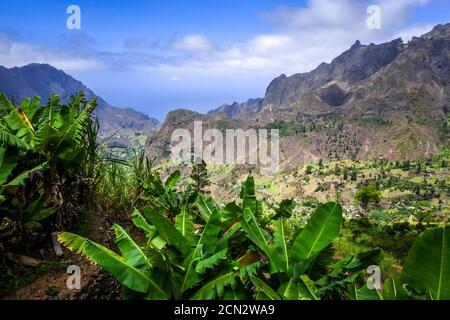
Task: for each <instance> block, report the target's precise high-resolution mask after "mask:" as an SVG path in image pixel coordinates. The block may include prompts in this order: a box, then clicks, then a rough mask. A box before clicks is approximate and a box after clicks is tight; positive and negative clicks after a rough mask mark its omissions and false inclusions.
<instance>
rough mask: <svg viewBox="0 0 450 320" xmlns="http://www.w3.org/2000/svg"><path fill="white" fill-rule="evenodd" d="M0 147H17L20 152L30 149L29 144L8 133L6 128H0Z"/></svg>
mask: <svg viewBox="0 0 450 320" xmlns="http://www.w3.org/2000/svg"><path fill="white" fill-rule="evenodd" d="M0 145H6V146H8V147H16V148H17V149H19V150H23V151H27V150H29V149H30V146H29V145H28V143H26V142H24V141H23V140H22V139H19V138H18V137H16V136H15V135H14V134H12V133H10V132H8V131H7V130H6V128H4V127H2V126H0Z"/></svg>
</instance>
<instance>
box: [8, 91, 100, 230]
mask: <svg viewBox="0 0 450 320" xmlns="http://www.w3.org/2000/svg"><path fill="white" fill-rule="evenodd" d="M96 104H97V103H96V99H95V98H94V99H93V100H92V101H91V102H87V101H86V98H85V95H84V94H83V93H80V94H78V95H76V96H74V97H71V98H70V99H69V103H68V104H67V105H65V104H61V102H60V99H59V97H58V96H57V95H52V96H51V98H50V100H49V101H48V103H47V104H46V105H44V106H40V98H39V97H35V98H34V99H32V100H31V99H29V98H26V99H24V100H23V102H22V104H21V105H20V106H18V107H16V106H14V105H13V104H12V103H11V102H10V101H9V100H8V98H7V97H6V96H5V95H4V94H0V114H1V115H2V117H1V118H0V155H1V158H2V159H1V161H0V164H1V167H0V172H1V174H0V177H1V179H0V182H1V191H0V194H2V197H1V198H2V199H3V201H4V204H3V205H4V206H5V207H13V205H12V201H13V200H14V199H19V201H20V202H21V207H23V208H25V207H27V206H29V205H31V204H32V203H33V202H34V201H35V200H36V199H37V198H40V197H41V196H43V199H44V206H45V207H48V206H52V207H54V208H56V212H57V215H56V225H57V226H58V227H59V228H62V227H63V225H64V224H65V223H66V222H68V221H69V220H71V218H73V217H74V216H75V214H76V209H77V208H76V207H75V203H76V202H77V201H76V200H77V199H78V197H79V191H80V190H81V185H82V184H84V181H83V178H82V168H84V167H85V166H84V164H86V163H87V162H89V161H91V160H92V159H90V158H89V155H91V156H93V154H92V152H90V153H89V150H88V147H89V143H88V141H86V139H88V138H89V135H88V132H87V128H88V129H89V128H91V127H90V125H91V122H92V118H91V115H92V112H93V111H94V109H95V106H96ZM91 140H92V139H91ZM30 174H34V176H32V177H31V179H29V178H30ZM25 195H26V196H25ZM32 195H35V197H33V196H32ZM16 207H17V206H16ZM21 210H22V209H21Z"/></svg>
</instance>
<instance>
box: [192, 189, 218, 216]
mask: <svg viewBox="0 0 450 320" xmlns="http://www.w3.org/2000/svg"><path fill="white" fill-rule="evenodd" d="M196 205H197V207H198V209H199V211H200V214H201V215H202V217H203V220H205V221H208V220H209V218H210V217H211V215H212V214H213V213H214V212H216V211H218V209H217V206H216V203H215V202H214V200H213V199H212V198H211V197H205V196H202V195H199V196H198V197H197V200H196Z"/></svg>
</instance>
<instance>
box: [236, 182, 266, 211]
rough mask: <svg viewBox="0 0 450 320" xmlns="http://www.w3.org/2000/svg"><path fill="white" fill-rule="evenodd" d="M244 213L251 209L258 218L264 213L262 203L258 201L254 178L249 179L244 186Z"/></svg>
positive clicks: (242, 195) (242, 194) (242, 191)
mask: <svg viewBox="0 0 450 320" xmlns="http://www.w3.org/2000/svg"><path fill="white" fill-rule="evenodd" d="M240 197H241V199H242V212H244V211H245V209H247V208H249V209H250V210H251V211H252V212H253V214H254V215H255V216H256V217H260V215H261V213H262V207H261V203H260V202H259V201H258V200H257V199H256V193H255V180H254V179H253V177H248V178H247V180H246V181H245V183H244V184H243V185H242V190H241V195H240Z"/></svg>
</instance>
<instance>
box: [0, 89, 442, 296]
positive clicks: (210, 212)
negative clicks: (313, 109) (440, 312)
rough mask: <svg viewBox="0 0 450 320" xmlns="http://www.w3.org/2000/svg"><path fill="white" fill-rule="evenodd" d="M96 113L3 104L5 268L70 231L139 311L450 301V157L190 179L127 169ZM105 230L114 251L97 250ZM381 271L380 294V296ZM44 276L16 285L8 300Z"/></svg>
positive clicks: (103, 244)
mask: <svg viewBox="0 0 450 320" xmlns="http://www.w3.org/2000/svg"><path fill="white" fill-rule="evenodd" d="M95 106H96V101H95V99H94V100H93V101H90V102H89V101H86V99H85V97H84V95H83V94H82V93H80V94H79V95H77V96H75V97H72V98H70V99H69V101H68V102H67V103H66V104H65V103H62V102H61V100H60V99H59V97H58V96H53V97H52V98H51V99H50V101H49V102H48V103H46V104H44V105H41V104H40V101H39V99H38V98H35V99H33V100H31V99H25V100H24V101H23V103H22V104H21V105H20V106H14V105H13V104H11V103H10V101H9V100H8V99H7V98H6V97H5V96H4V95H1V96H0V268H2V267H3V259H4V258H3V252H20V253H23V254H28V255H33V254H35V253H36V250H40V249H42V247H43V246H45V244H46V243H50V242H51V240H50V239H51V237H50V234H51V232H53V231H55V230H59V231H61V233H59V240H60V242H61V243H63V244H64V245H65V246H67V247H68V248H70V249H72V250H75V251H76V252H77V253H80V254H82V255H83V256H85V257H87V258H88V259H90V260H92V261H94V262H95V263H97V264H98V265H100V266H101V267H102V268H103V269H104V270H106V271H107V272H109V273H111V274H112V275H113V276H114V277H115V278H116V279H117V281H118V282H120V283H121V284H122V286H123V297H124V298H127V299H288V300H297V299H312V300H315V299H337V300H341V299H371V300H372V299H450V287H449V284H450V279H449V278H450V243H449V241H450V228H449V226H448V225H449V220H448V218H449V210H448V194H449V184H448V165H449V163H450V162H449V154H448V150H443V151H442V152H440V153H439V154H436V155H435V156H434V157H432V158H430V159H423V160H421V161H416V162H411V161H404V162H389V161H385V160H383V159H380V160H377V161H365V162H357V161H351V160H342V161H336V162H333V163H331V162H326V163H324V161H318V162H317V163H310V164H308V165H305V166H304V167H299V168H297V169H295V170H294V171H293V172H292V173H290V174H288V173H280V174H279V175H278V176H274V177H265V176H260V175H259V174H258V170H253V172H252V173H251V175H250V176H249V171H248V170H245V169H242V168H239V167H234V166H221V167H211V168H208V167H207V165H206V164H205V163H201V164H193V165H191V166H185V167H183V168H181V170H176V169H175V168H173V167H171V166H170V164H167V163H160V164H158V165H156V164H155V161H154V160H153V159H152V158H150V157H149V156H148V155H146V154H145V152H144V151H143V150H135V151H134V152H132V153H131V154H130V155H128V156H127V157H126V158H122V157H121V158H120V159H118V157H116V156H114V152H111V150H110V149H109V148H108V144H109V143H108V142H109V141H110V139H111V137H108V138H106V139H101V138H100V137H99V126H98V123H97V122H96V121H95V118H94V116H93V113H94V111H95ZM273 126H274V128H275V127H276V128H282V129H283V130H284V133H282V134H285V135H291V134H293V133H294V134H299V133H302V132H303V129H302V128H300V129H297V128H295V127H294V126H293V124H292V123H275V124H273ZM310 129H311V128H309V129H308V130H310ZM311 130H312V129H311ZM314 130H316V129H315V128H314ZM181 172H183V174H182V173H181ZM339 203H340V204H339ZM130 213H131V215H130ZM104 217H108V218H107V219H106V220H107V221H108V224H109V226H111V225H112V227H111V230H112V231H113V238H114V240H113V241H112V242H109V241H99V240H96V241H93V240H90V239H92V236H93V233H92V232H89V227H90V224H91V223H94V225H95V222H96V221H97V220H98V219H101V218H104ZM109 221H112V223H109ZM102 232H104V233H105V238H106V239H108V238H109V237H111V232H109V231H107V230H102ZM98 233H100V231H99V230H96V234H95V235H96V236H97V235H98ZM95 239H97V237H96V238H95ZM55 261H56V262H49V264H44V265H41V266H40V267H39V269H34V274H35V275H38V274H41V273H42V272H45V270H47V269H46V266H47V265H53V264H54V265H56V266H60V264H59V263H58V262H57V261H58V260H57V259H56V260H55ZM64 263H66V261H64ZM373 265H377V266H380V268H381V281H382V287H381V288H379V289H376V288H375V289H370V288H369V287H371V285H370V284H371V282H370V281H369V282H368V280H370V279H371V278H370V274H368V273H367V268H368V267H370V266H373ZM50 269H51V268H50ZM50 269H48V270H50ZM56 269H58V268H56ZM51 270H54V269H51ZM32 274H33V272H30V270H29V269H27V270H25V271H24V272H23V273H22V274H21V275H20V277H22V278H21V279H23V280H24V281H17V278H14V277H13V278H11V279H10V281H8V283H10V284H9V285H8V286H9V288H6V281H5V282H3V281H2V286H5V287H3V288H1V289H2V290H0V294H1V295H6V294H8V293H10V292H11V290H15V289H17V288H18V287H20V286H21V285H22V284H25V283H27V282H29V281H28V280H30V279H32V278H33V277H32V276H31V275H32ZM26 279H28V280H27V281H25V280H26ZM368 283H369V287H368ZM57 289H58V288H56V287H54V286H51V285H50V286H48V288H46V290H45V291H46V292H47V295H48V296H55V295H56V294H57V292H58V290H57Z"/></svg>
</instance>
